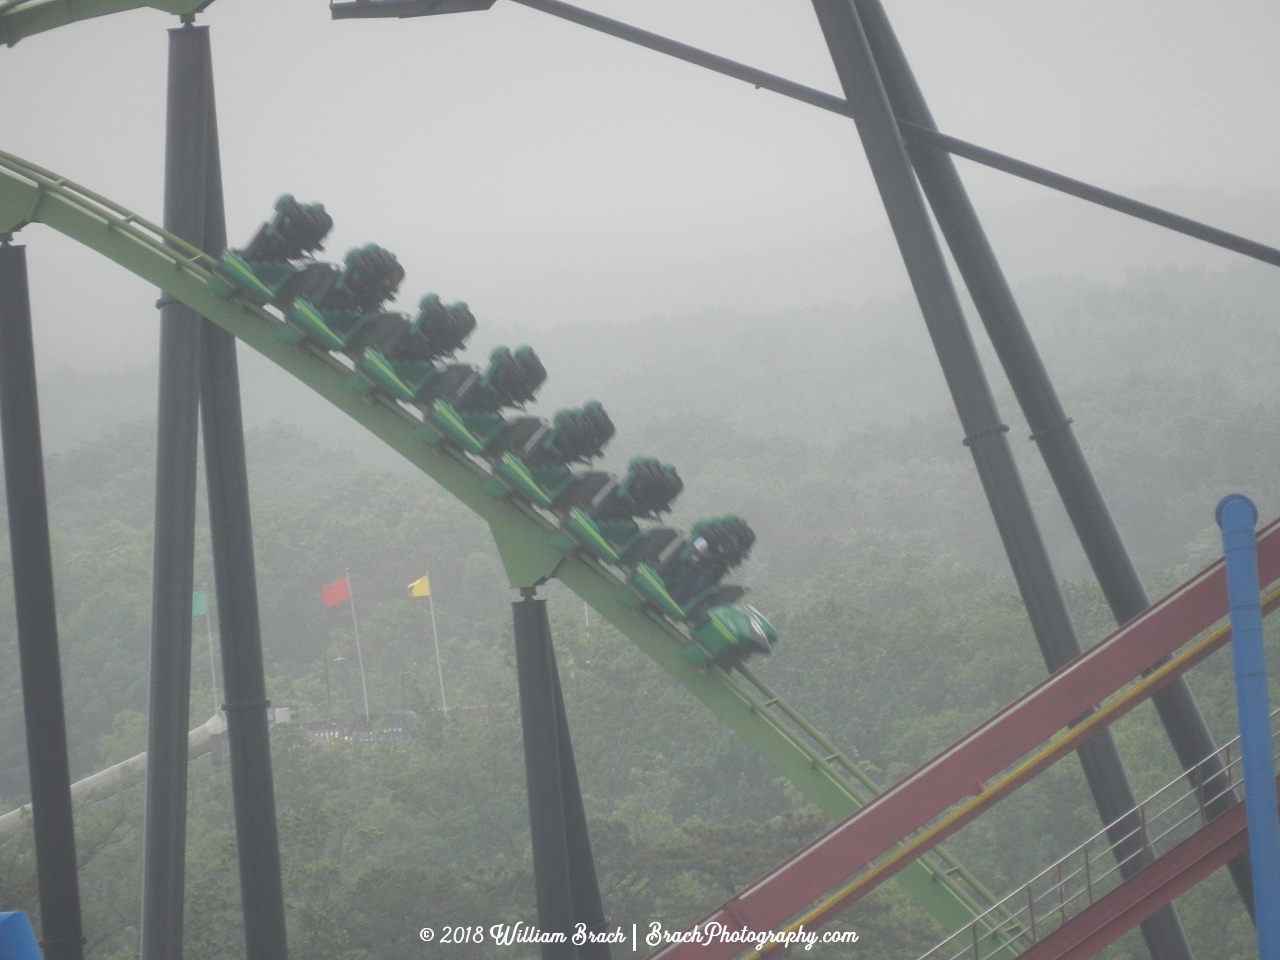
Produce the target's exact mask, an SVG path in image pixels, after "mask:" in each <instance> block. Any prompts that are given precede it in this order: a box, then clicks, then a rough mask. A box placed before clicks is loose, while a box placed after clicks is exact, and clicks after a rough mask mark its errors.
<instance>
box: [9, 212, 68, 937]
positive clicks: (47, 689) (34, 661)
mask: <svg viewBox="0 0 1280 960" xmlns="http://www.w3.org/2000/svg"><path fill="white" fill-rule="evenodd" d="M0 445H2V446H3V450H4V480H5V497H6V499H7V500H8V507H9V548H10V550H11V551H12V557H13V594H14V607H15V611H16V614H17V621H18V660H19V667H20V669H21V671H22V709H23V717H24V720H25V721H26V730H27V771H28V776H29V777H30V780H31V816H32V821H33V824H32V825H33V827H34V828H35V843H36V877H37V881H38V884H39V891H40V930H41V934H42V939H41V941H40V946H41V948H42V949H43V952H44V956H45V958H46V960H83V957H84V944H85V939H84V932H83V928H82V926H81V922H80V883H79V879H78V878H77V875H76V836H75V824H74V822H73V820H72V816H71V769H70V765H69V763H68V759H67V721H66V714H65V712H64V710H63V702H62V665H61V662H60V660H59V657H58V615H57V610H56V608H55V605H54V593H53V559H52V555H51V552H50V549H49V515H48V508H47V505H46V502H45V492H44V453H43V450H42V447H41V443H40V407H39V402H38V400H37V396H36V364H35V352H34V347H33V343H32V338H31V300H30V294H29V292H28V289H27V251H26V248H25V247H20V246H14V245H12V244H11V243H9V240H8V237H5V238H4V239H3V242H0Z"/></svg>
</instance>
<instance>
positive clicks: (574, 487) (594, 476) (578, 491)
mask: <svg viewBox="0 0 1280 960" xmlns="http://www.w3.org/2000/svg"><path fill="white" fill-rule="evenodd" d="M616 482H617V481H616V480H615V479H614V476H613V474H611V473H605V472H604V471H603V470H588V471H587V472H585V473H579V474H577V475H575V476H574V479H573V483H571V484H570V485H569V486H568V487H566V488H565V491H564V493H562V494H560V498H559V499H558V500H557V501H556V508H557V509H560V510H569V509H571V508H573V507H580V508H583V509H586V508H587V507H588V506H589V505H590V504H591V502H592V501H593V500H595V498H596V497H597V496H598V495H599V493H600V491H602V490H604V489H605V488H606V487H608V486H609V485H610V484H613V483H616Z"/></svg>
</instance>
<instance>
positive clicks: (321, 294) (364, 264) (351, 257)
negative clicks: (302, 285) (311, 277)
mask: <svg viewBox="0 0 1280 960" xmlns="http://www.w3.org/2000/svg"><path fill="white" fill-rule="evenodd" d="M403 279H404V267H402V266H400V263H399V261H397V260H396V255H395V254H394V253H392V252H391V251H390V250H384V249H383V248H382V247H380V246H378V245H377V244H376V243H369V244H366V245H365V246H363V247H356V248H355V249H354V250H351V251H349V252H348V253H347V255H346V257H345V258H344V260H343V266H342V271H341V272H340V273H338V274H337V275H336V277H335V279H334V280H333V282H332V283H331V284H330V285H329V286H328V287H327V288H326V289H324V290H323V291H318V292H316V293H313V294H312V295H311V297H310V298H309V299H310V300H311V303H312V304H313V305H314V306H315V307H317V308H319V309H321V310H358V311H359V312H361V313H373V312H374V311H376V310H377V309H378V308H379V307H381V306H382V305H383V304H384V303H386V302H387V301H388V300H392V299H394V298H395V295H396V291H397V290H399V289H400V281H402V280H403Z"/></svg>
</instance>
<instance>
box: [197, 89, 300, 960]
mask: <svg viewBox="0 0 1280 960" xmlns="http://www.w3.org/2000/svg"><path fill="white" fill-rule="evenodd" d="M208 89H209V109H208V114H207V116H208V123H209V132H208V143H209V153H208V157H209V161H208V178H207V181H206V188H205V189H206V200H205V202H206V207H205V209H206V210H207V211H208V213H207V216H206V217H205V228H204V248H205V249H206V250H217V251H219V252H220V251H222V250H223V249H224V248H225V247H226V245H227V227H226V218H225V215H224V213H223V202H222V168H221V161H220V156H219V151H218V129H217V112H216V110H215V107H214V104H215V101H214V95H213V79H212V66H211V67H210V78H209V81H208ZM200 417H201V421H202V423H203V433H204V460H205V484H206V486H207V488H208V492H209V527H210V539H211V541H212V547H213V569H214V584H215V590H216V595H217V598H218V632H219V635H220V639H221V644H222V672H223V686H224V688H225V690H226V697H227V702H226V703H225V704H224V705H223V710H224V711H225V713H226V718H227V747H228V752H229V754H230V766H231V794H232V802H233V804H234V808H235V822H236V850H237V853H238V856H239V863H240V902H241V906H242V909H243V911H244V940H245V956H246V958H247V960H288V956H289V942H288V936H287V934H286V930H285V917H284V886H283V883H282V880H281V873H280V841H279V835H278V831H277V824H276V799H275V787H274V780H273V777H272V771H271V736H270V731H269V730H268V727H267V707H268V706H269V705H270V704H269V703H268V701H267V688H266V679H265V676H264V673H263V663H262V631H261V629H260V626H259V621H258V583H257V576H256V573H255V567H254V556H253V521H252V517H251V515H250V510H249V479H248V471H247V468H246V464H245V452H244V423H243V418H242V416H241V410H240V374H239V368H238V364H237V361H236V341H235V337H233V336H232V335H231V334H229V333H227V332H226V331H225V330H223V329H222V328H221V327H219V326H217V325H216V324H213V323H211V322H209V321H208V320H205V321H204V322H203V323H202V324H201V345H200ZM188 612H189V611H188Z"/></svg>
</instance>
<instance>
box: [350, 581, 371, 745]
mask: <svg viewBox="0 0 1280 960" xmlns="http://www.w3.org/2000/svg"><path fill="white" fill-rule="evenodd" d="M347 602H348V603H349V604H351V629H352V631H353V632H354V633H355V635H356V662H357V663H359V664H360V689H361V690H362V691H363V692H364V722H365V723H368V722H369V685H368V684H367V683H366V682H365V679H364V654H363V653H361V652H360V624H358V623H357V622H356V592H355V591H354V590H352V589H351V571H350V570H348V571H347Z"/></svg>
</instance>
